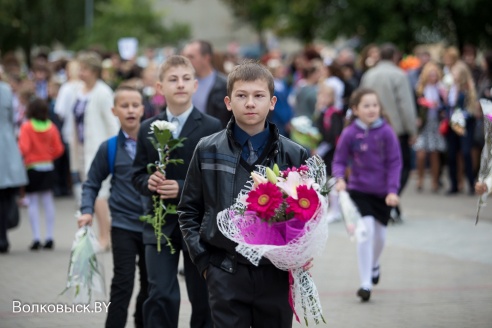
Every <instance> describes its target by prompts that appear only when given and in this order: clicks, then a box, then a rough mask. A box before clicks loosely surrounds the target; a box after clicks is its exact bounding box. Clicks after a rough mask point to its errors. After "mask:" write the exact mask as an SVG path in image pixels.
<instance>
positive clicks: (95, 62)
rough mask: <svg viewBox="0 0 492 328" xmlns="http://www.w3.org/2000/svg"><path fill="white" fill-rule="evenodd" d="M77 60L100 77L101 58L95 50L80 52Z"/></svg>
mask: <svg viewBox="0 0 492 328" xmlns="http://www.w3.org/2000/svg"><path fill="white" fill-rule="evenodd" d="M77 60H78V62H79V63H80V65H84V66H86V67H88V68H89V69H90V70H91V71H93V72H94V73H96V76H97V77H98V78H100V77H101V72H102V59H101V56H99V55H98V54H97V53H95V52H86V53H82V54H81V55H80V56H79V57H78V58H77Z"/></svg>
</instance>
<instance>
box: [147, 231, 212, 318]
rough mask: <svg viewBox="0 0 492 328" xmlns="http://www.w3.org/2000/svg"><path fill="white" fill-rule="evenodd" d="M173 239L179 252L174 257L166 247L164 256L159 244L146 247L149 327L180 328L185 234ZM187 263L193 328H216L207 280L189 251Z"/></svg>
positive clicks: (187, 286) (185, 254) (186, 274)
mask: <svg viewBox="0 0 492 328" xmlns="http://www.w3.org/2000/svg"><path fill="white" fill-rule="evenodd" d="M177 230H179V229H177ZM178 233H179V234H178ZM170 237H171V240H172V241H173V246H174V248H175V250H176V252H175V253H174V254H171V253H170V252H169V248H168V247H166V246H164V245H163V246H162V249H161V252H160V253H158V252H157V245H155V244H151V245H145V256H146V260H147V272H148V282H149V298H148V299H147V300H146V301H145V303H144V320H145V322H144V323H145V327H147V328H159V327H162V328H177V327H178V321H179V306H180V302H181V295H180V290H179V282H178V277H177V275H178V262H179V254H180V250H181V249H182V247H181V245H182V244H181V241H182V240H181V233H180V232H179V231H178V232H177V233H175V234H173V235H172V236H170ZM183 262H184V272H185V281H186V289H187V292H188V299H189V300H190V303H191V319H190V327H191V328H212V326H213V325H212V317H211V314H210V307H209V306H208V293H207V286H206V284H205V280H204V279H203V278H202V277H200V274H199V273H198V270H197V269H196V267H195V265H194V264H193V263H192V262H191V259H190V256H189V255H188V252H183Z"/></svg>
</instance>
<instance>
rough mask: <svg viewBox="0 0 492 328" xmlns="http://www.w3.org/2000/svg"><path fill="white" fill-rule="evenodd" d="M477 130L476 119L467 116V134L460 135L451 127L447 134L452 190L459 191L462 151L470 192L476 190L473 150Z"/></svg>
mask: <svg viewBox="0 0 492 328" xmlns="http://www.w3.org/2000/svg"><path fill="white" fill-rule="evenodd" d="M474 132H475V119H474V118H471V117H469V118H467V120H466V134H465V135H464V136H459V135H457V134H456V132H454V131H453V129H449V131H448V134H447V135H446V139H447V143H448V166H449V179H450V181H451V190H450V191H451V192H457V191H458V166H457V162H458V158H457V155H458V153H460V152H461V156H462V157H463V161H464V164H465V174H466V179H467V180H468V187H469V192H470V193H473V192H474V185H475V175H474V173H473V163H472V154H471V150H472V147H473V136H474Z"/></svg>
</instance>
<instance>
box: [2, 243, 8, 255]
mask: <svg viewBox="0 0 492 328" xmlns="http://www.w3.org/2000/svg"><path fill="white" fill-rule="evenodd" d="M8 252H9V244H3V245H1V246H0V254H7V253H8Z"/></svg>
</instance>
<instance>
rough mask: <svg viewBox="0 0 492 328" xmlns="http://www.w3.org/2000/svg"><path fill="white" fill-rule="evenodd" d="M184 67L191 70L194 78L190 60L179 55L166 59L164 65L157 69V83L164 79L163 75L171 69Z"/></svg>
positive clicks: (193, 69)
mask: <svg viewBox="0 0 492 328" xmlns="http://www.w3.org/2000/svg"><path fill="white" fill-rule="evenodd" d="M177 66H184V67H186V68H189V69H191V71H192V72H193V77H195V68H194V67H193V65H192V64H191V62H190V60H189V59H188V58H186V57H184V56H181V55H172V56H170V57H169V58H167V59H166V61H165V62H164V63H162V65H161V66H160V67H159V81H162V80H163V79H164V75H165V74H166V72H167V71H168V70H169V69H170V68H171V67H177Z"/></svg>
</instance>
